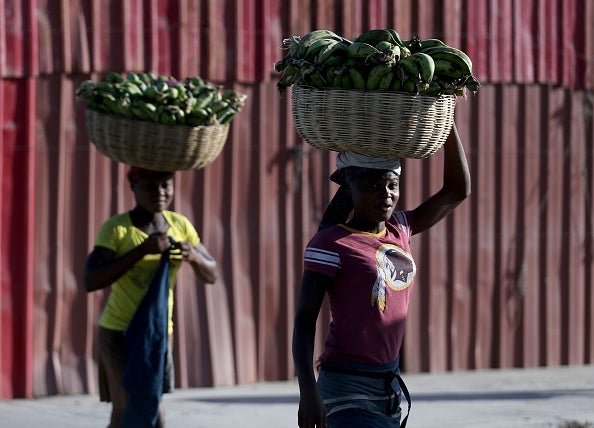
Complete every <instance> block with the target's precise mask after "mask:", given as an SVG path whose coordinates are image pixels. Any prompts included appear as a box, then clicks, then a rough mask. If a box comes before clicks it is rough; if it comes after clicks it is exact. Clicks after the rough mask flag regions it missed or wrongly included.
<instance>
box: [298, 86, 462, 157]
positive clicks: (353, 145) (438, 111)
mask: <svg viewBox="0 0 594 428" xmlns="http://www.w3.org/2000/svg"><path fill="white" fill-rule="evenodd" d="M292 104H293V119H294V121H295V127H296V129H297V132H298V133H299V135H300V136H301V137H302V138H303V139H304V140H305V141H306V142H308V143H309V144H310V145H312V146H314V147H317V148H319V149H324V150H332V151H352V152H358V153H365V154H373V155H388V156H397V157H402V158H416V159H420V158H425V157H427V156H429V155H432V154H433V153H435V152H436V151H438V150H439V149H440V148H441V146H442V145H443V144H444V142H445V140H446V138H447V137H448V134H449V133H450V129H451V127H452V124H453V122H454V109H455V107H456V96H454V95H442V96H439V97H430V96H426V95H414V94H406V93H402V92H387V91H359V90H343V89H327V88H326V89H319V88H311V87H306V86H294V87H293V92H292Z"/></svg>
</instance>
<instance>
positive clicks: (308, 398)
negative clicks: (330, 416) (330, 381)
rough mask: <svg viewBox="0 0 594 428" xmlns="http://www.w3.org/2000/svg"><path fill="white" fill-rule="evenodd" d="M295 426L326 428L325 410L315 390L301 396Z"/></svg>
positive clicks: (301, 427)
mask: <svg viewBox="0 0 594 428" xmlns="http://www.w3.org/2000/svg"><path fill="white" fill-rule="evenodd" d="M297 425H299V427H300V428H326V426H327V425H326V408H325V407H324V402H323V401H322V397H320V393H319V392H318V390H317V388H316V389H315V391H312V392H311V393H308V394H303V393H302V394H301V398H300V399H299V410H298V412H297Z"/></svg>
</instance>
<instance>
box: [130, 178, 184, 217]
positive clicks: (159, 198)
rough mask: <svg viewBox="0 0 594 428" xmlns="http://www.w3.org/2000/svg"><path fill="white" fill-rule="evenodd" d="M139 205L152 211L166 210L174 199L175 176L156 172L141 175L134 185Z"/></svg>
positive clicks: (133, 188)
mask: <svg viewBox="0 0 594 428" xmlns="http://www.w3.org/2000/svg"><path fill="white" fill-rule="evenodd" d="M132 190H133V191H134V197H135V198H136V203H137V204H138V206H139V207H140V208H142V209H144V210H145V211H148V212H151V213H157V212H161V211H163V210H166V209H167V208H168V207H169V205H170V204H171V201H173V193H174V188H173V176H172V175H171V174H155V175H146V176H142V177H140V178H139V179H138V180H137V181H136V183H134V185H133V186H132Z"/></svg>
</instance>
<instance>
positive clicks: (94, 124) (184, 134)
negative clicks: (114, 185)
mask: <svg viewBox="0 0 594 428" xmlns="http://www.w3.org/2000/svg"><path fill="white" fill-rule="evenodd" d="M86 125H87V132H88V134H89V139H90V140H91V142H92V143H93V144H94V145H95V146H96V147H97V149H98V150H99V151H100V152H101V153H103V154H104V155H106V156H108V157H110V158H111V159H113V160H116V161H118V162H124V163H126V164H129V165H134V166H138V167H141V168H146V169H151V170H156V171H181V170H188V169H200V168H203V167H205V166H206V165H208V164H210V163H211V162H212V161H214V160H215V158H216V157H217V156H218V155H219V154H220V153H221V150H222V149H223V146H224V145H225V142H226V140H227V135H228V133H229V124H228V123H226V124H224V125H212V126H195V127H192V126H183V125H164V124H160V123H154V122H147V121H140V120H134V119H129V118H125V117H120V116H115V115H110V114H106V113H102V112H99V111H96V110H92V109H90V108H87V109H86Z"/></svg>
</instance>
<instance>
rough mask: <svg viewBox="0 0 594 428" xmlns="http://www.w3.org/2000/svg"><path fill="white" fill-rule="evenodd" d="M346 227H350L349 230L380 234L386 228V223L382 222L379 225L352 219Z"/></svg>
mask: <svg viewBox="0 0 594 428" xmlns="http://www.w3.org/2000/svg"><path fill="white" fill-rule="evenodd" d="M346 226H348V227H350V228H351V229H354V230H358V231H359V232H366V233H373V234H376V233H380V232H381V231H382V230H384V229H385V228H386V222H385V221H382V222H380V223H370V222H366V221H361V219H358V218H356V217H353V218H352V219H351V220H350V221H349V222H347V223H346Z"/></svg>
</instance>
